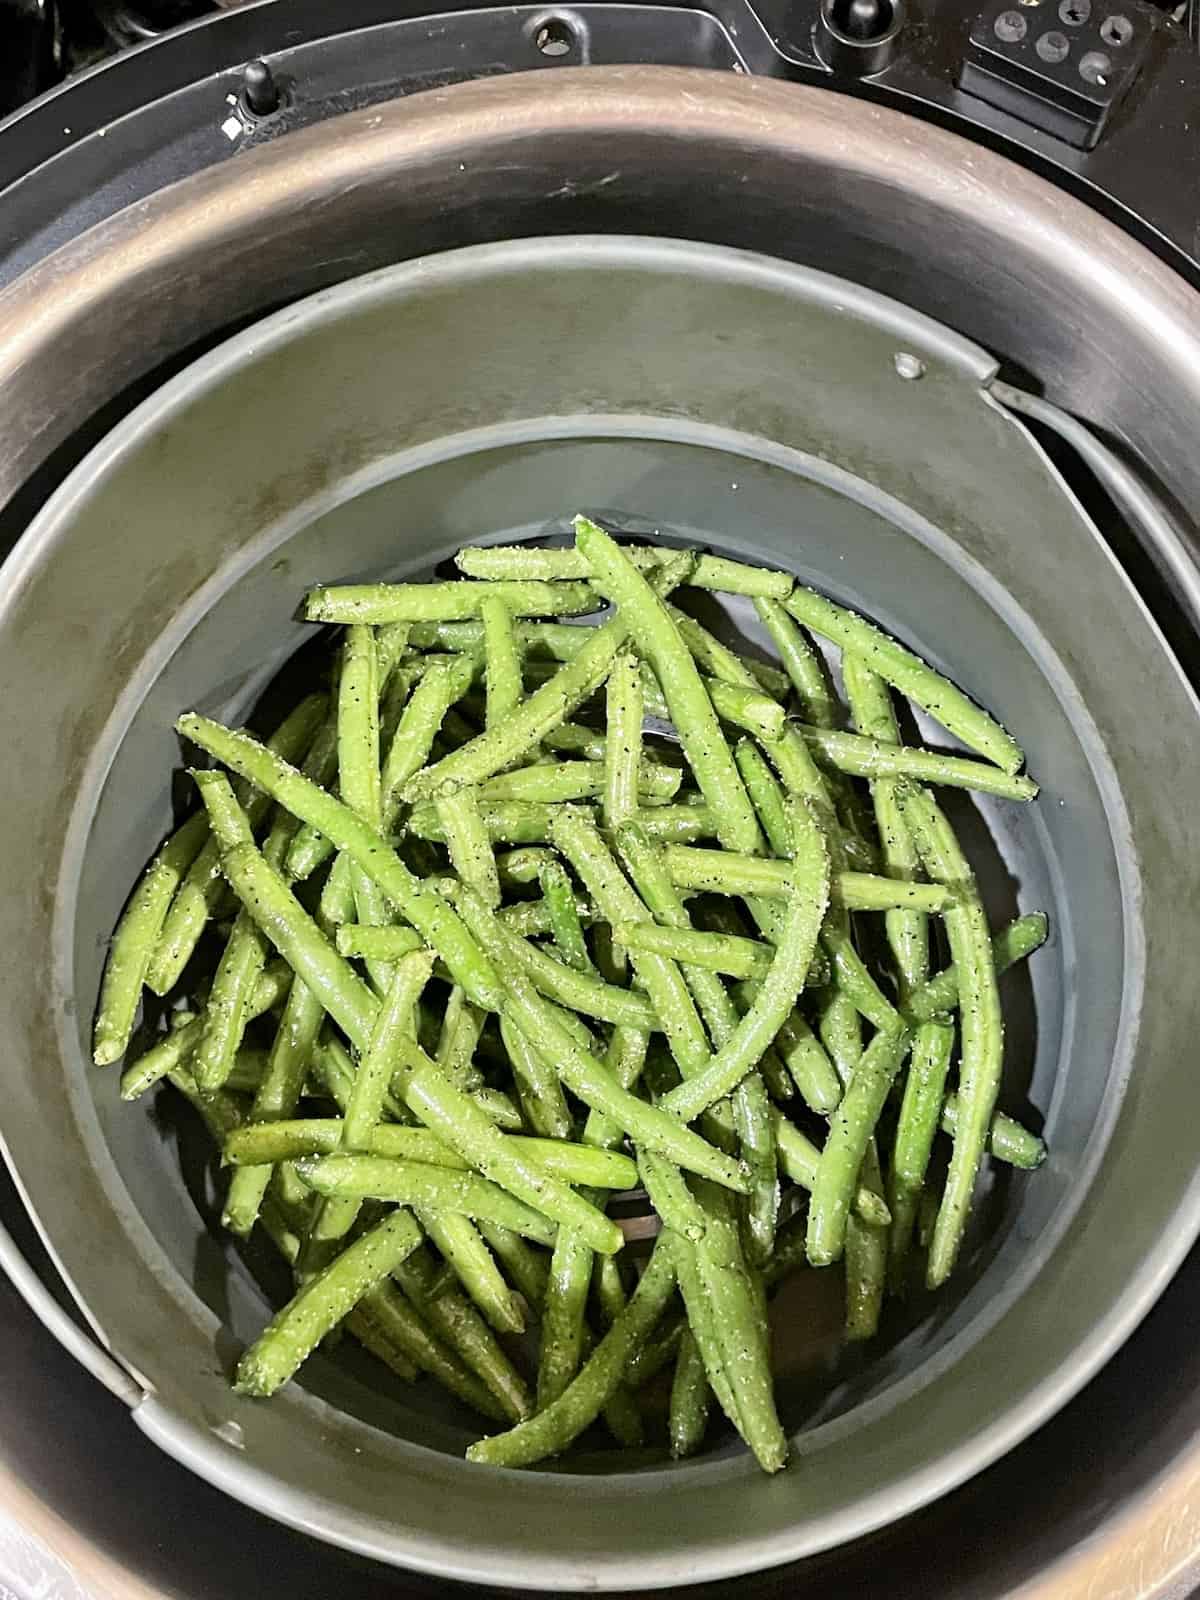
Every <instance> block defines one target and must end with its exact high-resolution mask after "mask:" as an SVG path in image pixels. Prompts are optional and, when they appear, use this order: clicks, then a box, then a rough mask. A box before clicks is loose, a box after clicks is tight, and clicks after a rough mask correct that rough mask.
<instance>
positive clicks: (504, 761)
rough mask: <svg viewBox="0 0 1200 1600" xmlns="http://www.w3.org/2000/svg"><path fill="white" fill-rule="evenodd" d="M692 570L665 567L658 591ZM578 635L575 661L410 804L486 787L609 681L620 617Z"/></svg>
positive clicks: (417, 784)
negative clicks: (476, 786) (473, 785)
mask: <svg viewBox="0 0 1200 1600" xmlns="http://www.w3.org/2000/svg"><path fill="white" fill-rule="evenodd" d="M690 567H691V558H690V557H689V556H686V555H680V557H679V559H678V560H672V561H668V562H665V563H664V564H663V565H662V566H661V567H660V568H659V570H658V572H657V574H656V576H655V585H656V586H657V588H658V590H660V591H661V592H662V593H664V594H667V593H669V592H670V591H671V589H673V588H674V587H675V586H676V585H677V584H678V583H679V582H681V581H682V579H683V578H684V577H686V575H687V573H688V571H689V570H690ZM578 631H580V632H583V633H586V638H585V640H584V642H583V644H582V645H581V647H580V649H579V651H578V654H577V655H575V656H574V658H573V659H572V660H571V661H569V662H568V663H567V664H566V665H565V666H564V667H563V668H562V669H561V670H560V671H559V672H556V673H555V675H554V676H553V677H552V678H551V679H550V680H549V681H548V682H547V683H544V684H543V685H542V686H541V688H540V689H537V690H536V691H535V692H534V693H533V694H531V695H529V696H528V698H527V699H525V700H523V701H522V702H521V704H520V705H519V706H518V707H517V709H516V710H515V711H514V712H513V714H512V716H511V717H509V718H508V720H507V722H506V723H505V724H504V726H503V727H499V728H489V729H487V730H486V731H485V732H484V733H482V734H480V735H479V737H478V738H476V739H472V740H471V742H470V743H469V744H466V745H464V746H463V747H462V748H461V749H460V750H456V751H454V752H453V753H452V754H451V755H448V756H445V757H443V759H442V760H441V761H439V762H438V763H437V764H436V765H435V766H433V767H430V768H428V769H427V770H426V771H425V772H423V773H421V774H420V776H419V777H417V778H414V779H412V780H410V783H409V785H408V792H407V794H406V798H407V799H409V800H411V801H414V802H415V801H417V800H424V799H428V798H430V797H432V796H433V795H434V794H436V793H437V792H438V791H439V790H440V789H457V788H460V787H461V786H462V785H463V784H467V783H482V782H484V780H485V779H487V778H490V777H492V776H493V775H494V774H495V773H497V772H500V771H502V770H503V769H504V768H505V767H510V766H512V765H513V764H514V763H515V762H517V761H519V760H520V759H521V757H522V756H523V755H525V754H526V753H527V752H528V751H529V750H532V749H533V748H534V747H535V746H537V745H538V744H540V743H541V741H542V740H543V739H544V738H545V736H546V734H548V733H550V732H551V731H552V730H553V729H555V728H557V727H558V725H559V724H560V723H562V722H565V721H566V720H567V718H568V717H569V716H570V715H571V713H572V712H573V711H574V710H575V708H576V707H577V706H579V705H582V703H583V702H584V701H585V700H586V699H587V698H588V696H589V695H590V694H592V693H594V692H595V690H597V689H598V688H599V687H600V685H601V684H602V683H603V682H604V681H605V679H606V678H607V677H608V674H609V672H610V671H611V670H612V664H613V661H614V659H615V658H616V654H617V652H618V650H620V648H621V646H622V645H623V644H624V643H625V640H626V638H627V637H628V633H629V629H628V626H627V624H626V622H625V621H624V619H622V618H620V617H617V618H616V619H614V620H613V621H612V622H606V623H604V624H603V626H601V627H598V628H588V629H581V630H578Z"/></svg>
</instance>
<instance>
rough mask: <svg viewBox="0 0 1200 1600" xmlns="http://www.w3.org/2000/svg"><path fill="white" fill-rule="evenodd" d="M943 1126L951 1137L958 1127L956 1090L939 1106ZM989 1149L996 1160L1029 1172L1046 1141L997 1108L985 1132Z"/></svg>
mask: <svg viewBox="0 0 1200 1600" xmlns="http://www.w3.org/2000/svg"><path fill="white" fill-rule="evenodd" d="M942 1128H943V1130H944V1131H945V1132H946V1133H948V1134H950V1135H951V1137H953V1135H954V1134H955V1132H956V1131H957V1129H958V1096H957V1095H956V1094H952V1095H950V1096H948V1097H947V1100H946V1103H945V1105H944V1106H943V1107H942ZM988 1150H989V1152H990V1153H991V1155H992V1156H993V1157H994V1159H995V1160H997V1161H1005V1162H1007V1163H1008V1165H1009V1166H1010V1167H1020V1168H1021V1169H1022V1170H1023V1171H1025V1172H1032V1171H1033V1170H1034V1168H1035V1167H1040V1166H1041V1164H1042V1162H1043V1161H1044V1160H1045V1159H1046V1146H1045V1143H1044V1142H1043V1141H1042V1140H1041V1139H1039V1138H1038V1136H1037V1134H1036V1133H1030V1131H1029V1129H1028V1128H1023V1127H1022V1126H1021V1124H1020V1123H1019V1122H1017V1121H1016V1120H1015V1119H1014V1118H1012V1117H1009V1116H1006V1115H1005V1114H1004V1112H1003V1111H997V1112H995V1113H994V1115H993V1116H992V1126H991V1129H990V1131H989V1133H988Z"/></svg>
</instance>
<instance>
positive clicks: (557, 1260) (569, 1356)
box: [537, 1228, 593, 1411]
mask: <svg viewBox="0 0 1200 1600" xmlns="http://www.w3.org/2000/svg"><path fill="white" fill-rule="evenodd" d="M592 1260H593V1252H592V1250H591V1248H590V1247H589V1245H588V1242H587V1240H586V1239H584V1238H583V1236H582V1235H581V1234H579V1233H576V1232H575V1231H574V1230H573V1229H572V1230H568V1229H565V1228H564V1229H563V1230H562V1231H561V1232H560V1234H559V1237H558V1242H557V1244H556V1245H555V1247H554V1254H553V1255H552V1256H551V1258H550V1273H549V1277H548V1279H547V1282H546V1298H545V1300H544V1302H543V1305H542V1342H541V1347H540V1349H539V1350H538V1372H537V1408H538V1410H539V1411H545V1410H546V1408H547V1407H548V1406H551V1405H553V1404H554V1402H555V1401H556V1400H557V1399H558V1398H559V1397H560V1396H561V1395H562V1394H563V1393H564V1392H565V1391H566V1389H567V1388H568V1387H569V1386H570V1384H571V1382H572V1380H573V1379H574V1378H575V1376H576V1374H577V1373H578V1371H579V1366H580V1362H581V1361H582V1359H583V1345H584V1327H585V1322H584V1313H585V1311H586V1308H587V1295H588V1285H589V1282H590V1280H591V1270H592Z"/></svg>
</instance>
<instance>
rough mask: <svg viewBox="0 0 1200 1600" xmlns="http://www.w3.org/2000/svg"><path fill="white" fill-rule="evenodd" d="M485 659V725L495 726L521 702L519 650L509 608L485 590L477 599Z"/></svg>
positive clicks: (500, 599)
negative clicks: (484, 593) (485, 592)
mask: <svg viewBox="0 0 1200 1600" xmlns="http://www.w3.org/2000/svg"><path fill="white" fill-rule="evenodd" d="M479 618H480V621H481V622H482V624H483V651H484V661H485V662H486V672H485V682H486V685H487V726H488V727H489V728H494V727H497V726H498V725H499V724H501V723H502V722H503V721H504V719H505V717H507V716H508V715H509V714H510V713H511V712H512V711H514V710H515V709H516V708H517V706H518V705H519V704H520V702H521V695H522V692H523V691H522V688H521V652H520V650H519V648H518V646H517V639H516V633H515V631H514V629H513V619H512V612H511V611H510V610H509V609H508V606H507V604H506V603H505V600H504V598H503V596H502V595H495V594H487V595H484V596H483V597H482V599H481V600H480V602H479Z"/></svg>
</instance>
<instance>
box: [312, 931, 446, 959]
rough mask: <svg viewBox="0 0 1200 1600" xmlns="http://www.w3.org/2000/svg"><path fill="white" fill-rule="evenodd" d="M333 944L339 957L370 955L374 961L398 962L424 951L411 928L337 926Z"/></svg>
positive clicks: (423, 944) (423, 945)
mask: <svg viewBox="0 0 1200 1600" xmlns="http://www.w3.org/2000/svg"><path fill="white" fill-rule="evenodd" d="M334 943H335V945H336V946H337V953H338V955H340V956H347V957H350V956H360V957H361V956H369V957H370V958H371V959H372V960H375V961H399V960H401V959H402V957H404V956H407V955H411V954H412V953H413V951H414V950H423V949H424V948H425V941H424V940H423V939H422V938H421V935H420V934H419V933H417V932H416V930H415V929H413V928H398V927H371V926H369V925H368V924H366V923H361V922H343V923H340V924H339V925H338V926H337V928H335V930H334Z"/></svg>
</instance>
